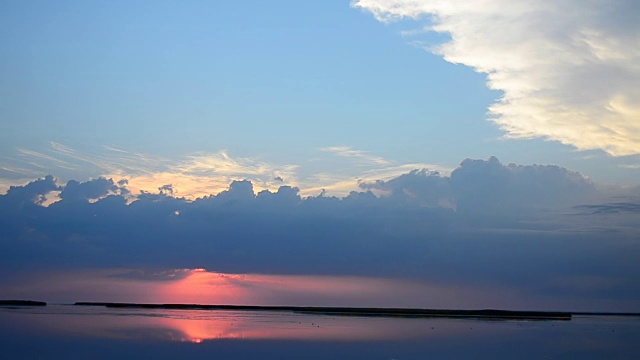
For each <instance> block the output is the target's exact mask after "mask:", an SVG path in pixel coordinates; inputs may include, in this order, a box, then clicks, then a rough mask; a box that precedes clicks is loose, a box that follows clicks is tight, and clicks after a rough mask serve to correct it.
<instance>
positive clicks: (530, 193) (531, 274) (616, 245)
mask: <svg viewBox="0 0 640 360" xmlns="http://www.w3.org/2000/svg"><path fill="white" fill-rule="evenodd" d="M360 187H361V190H362V191H357V192H356V191H354V192H352V193H351V194H349V195H348V196H346V197H344V198H337V197H327V196H323V195H319V196H312V197H307V198H303V197H301V196H300V193H299V190H298V189H297V188H295V187H291V186H286V185H283V186H280V187H279V188H278V190H277V191H270V190H262V191H258V192H257V193H256V191H254V187H253V184H252V183H251V182H250V181H246V180H242V181H237V180H236V181H232V182H231V184H230V185H229V186H228V189H227V190H225V191H222V192H220V193H218V194H217V195H210V196H207V197H204V198H200V199H196V200H193V201H190V200H187V199H184V198H180V197H174V196H172V193H171V191H169V190H168V188H166V187H165V188H161V189H159V190H158V192H156V193H149V192H143V193H141V194H140V195H138V196H137V197H135V201H133V202H131V199H130V198H129V197H130V194H129V193H128V192H127V189H126V188H125V187H124V185H123V184H119V183H117V182H114V181H113V180H111V179H104V178H100V179H95V180H91V181H88V182H84V183H80V182H76V181H69V182H68V183H67V184H66V185H62V186H61V185H58V184H57V183H56V181H55V179H54V178H53V177H50V176H49V177H45V178H42V179H39V180H36V181H33V182H31V183H29V184H28V185H25V186H14V187H12V188H10V189H9V191H8V192H7V194H6V195H2V196H0V214H2V216H0V228H1V229H2V232H1V233H0V244H1V245H2V248H3V251H2V252H1V253H0V270H3V272H2V273H3V274H16V273H22V272H31V271H40V272H46V271H49V270H50V269H61V268H62V269H88V268H96V269H102V268H127V269H187V268H188V269H193V268H206V269H208V270H209V271H214V272H220V273H228V274H276V275H287V276H291V275H309V276H311V275H322V276H355V277H369V278H380V277H382V278H396V279H398V278H402V279H411V280H412V281H420V282H424V283H426V284H429V287H436V288H441V289H444V288H448V289H451V288H463V289H467V290H468V289H493V290H492V291H496V293H497V291H501V292H502V293H503V294H505V293H507V294H511V295H514V294H516V295H517V296H516V297H518V298H520V299H525V298H532V297H536V298H538V299H545V298H546V299H554V298H562V299H564V301H566V302H567V303H569V304H571V303H572V301H574V300H575V301H579V302H584V304H583V305H582V307H581V308H582V309H602V308H603V307H605V308H606V307H610V306H614V305H615V306H618V305H620V306H626V308H627V309H631V308H632V307H633V306H632V305H629V304H637V302H635V299H637V298H638V296H640V283H638V279H640V272H639V270H638V267H637V253H638V249H640V247H639V244H638V241H637V239H638V238H640V226H639V224H640V223H638V221H637V206H638V205H637V204H638V202H639V201H638V197H637V196H635V197H634V194H628V196H626V197H618V198H615V199H612V198H609V199H606V201H604V200H603V201H600V200H599V199H600V198H602V197H604V196H605V195H606V194H603V193H602V191H600V190H599V188H598V186H596V184H593V183H592V182H591V181H590V180H589V179H588V178H585V177H584V176H582V175H580V174H579V173H576V172H573V171H570V170H567V169H564V168H560V167H557V166H541V165H526V166H523V165H515V164H508V165H505V164H502V163H500V162H499V161H498V159H496V158H490V159H488V160H465V161H463V162H462V163H461V165H460V166H459V167H458V168H457V169H455V170H454V171H453V172H452V173H451V175H450V176H443V175H441V174H439V173H437V172H429V171H411V172H409V173H405V174H403V175H401V176H398V177H396V178H394V179H391V180H386V181H384V180H381V181H371V182H367V181H363V182H361V183H360ZM372 191H376V192H378V193H380V194H381V195H380V196H376V195H375V194H374V193H373V192H372ZM51 193H57V194H58V197H59V198H60V200H59V201H57V202H54V203H51V204H50V205H48V206H43V204H45V200H46V199H47V197H49V196H50V194H51ZM174 195H175V194H174ZM618 195H620V194H618ZM634 204H635V205H634ZM613 209H617V210H616V211H613ZM83 271H84V270H83ZM160 273H161V274H169V275H171V276H174V277H175V278H176V279H179V278H182V277H183V275H184V274H181V273H180V272H171V271H169V272H166V270H165V272H162V271H161V272H160ZM143 275H144V274H143ZM141 276H142V275H141ZM11 278H12V276H9V275H6V276H4V277H3V278H0V283H6V282H7V281H9V280H10V279H11ZM0 288H2V287H0ZM8 288H9V287H5V289H8ZM465 291H466V290H465ZM454 293H459V292H455V291H454ZM465 293H468V292H465ZM477 293H478V294H479V293H481V291H478V292H477ZM0 295H2V294H1V293H0ZM478 296H480V295H478ZM505 296H506V295H505ZM514 296H515V295H514ZM465 298H469V296H465ZM527 304H528V303H527ZM485 305H487V306H490V304H487V303H485ZM514 306H515V305H514ZM516 307H517V306H516ZM635 310H638V309H637V308H635Z"/></svg>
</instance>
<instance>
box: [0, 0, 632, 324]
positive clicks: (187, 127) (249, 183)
mask: <svg viewBox="0 0 640 360" xmlns="http://www.w3.org/2000/svg"><path fill="white" fill-rule="evenodd" d="M636 15H638V16H640V6H638V5H637V3H636V2H634V1H632V0H629V1H623V0H619V1H612V2H610V3H606V4H604V3H601V2H589V3H584V2H582V1H578V0H566V1H562V2H539V1H533V0H519V1H513V0H509V1H507V0H486V1H485V2H482V3H479V2H464V1H461V2H448V1H440V0H423V1H415V0H358V1H352V2H349V1H346V0H345V1H323V2H299V1H298V2H295V1H270V2H264V1H249V2H246V1H245V2H238V1H225V2H211V1H189V2H178V1H110V2H102V1H57V2H51V1H3V2H2V4H0V214H2V216H0V229H2V232H0V243H1V244H3V248H4V249H5V250H6V251H3V253H2V254H0V260H2V261H0V264H1V265H0V269H4V270H6V271H4V273H10V272H9V270H11V271H14V270H15V269H19V271H20V274H19V275H20V276H16V277H9V276H5V277H0V285H3V287H0V297H3V296H4V297H7V296H22V295H20V294H31V295H30V296H33V297H48V298H51V299H53V300H55V299H58V300H63V299H64V300H65V301H66V300H69V299H68V297H69V296H72V295H74V294H75V295H78V294H86V292H85V293H82V292H81V291H86V289H85V290H82V289H79V288H75V289H71V288H61V287H59V286H58V284H60V283H64V282H65V281H64V280H60V279H64V278H65V276H67V275H68V273H67V272H70V273H76V274H77V273H80V274H85V273H86V274H94V275H95V276H96V277H104V278H100V279H102V280H100V281H103V280H104V281H105V282H109V281H112V280H113V278H114V276H115V277H116V278H121V277H125V278H127V279H128V277H130V274H139V273H142V274H143V275H144V276H142V277H140V276H138V275H136V276H134V277H135V279H133V280H132V279H129V280H131V281H134V280H135V281H142V282H144V283H148V282H153V281H159V280H158V279H156V278H153V277H151V278H147V277H145V276H147V275H149V274H174V273H180V274H183V275H184V276H185V278H186V279H190V276H191V275H193V276H196V275H197V276H200V275H198V274H199V273H201V272H204V270H201V269H203V268H206V269H207V271H208V272H207V276H206V277H207V278H208V277H211V278H217V277H218V275H217V274H219V273H220V274H223V275H224V274H231V275H233V276H236V275H237V276H241V274H253V275H256V274H269V275H273V276H276V277H278V276H282V277H283V278H282V279H284V280H282V281H283V282H284V283H287V282H288V283H289V284H294V283H295V281H296V278H295V276H311V277H314V276H319V277H320V280H318V279H317V278H314V279H315V280H313V281H320V282H321V283H323V281H325V280H326V279H325V278H322V277H323V276H335V277H343V276H347V277H350V276H351V277H353V276H355V277H362V278H368V279H371V278H383V279H386V280H384V281H382V282H377V281H373V282H371V284H372V285H371V286H372V287H371V288H369V289H368V290H367V291H372V292H371V293H376V291H378V292H377V293H376V294H383V293H389V292H388V291H387V290H388V287H387V286H391V285H390V284H392V283H397V284H400V283H402V281H405V280H407V281H417V282H419V283H420V284H422V285H424V286H422V285H421V286H419V288H420V289H422V290H420V291H424V293H420V294H417V293H415V292H411V291H413V290H411V288H412V286H413V285H411V284H413V283H411V284H410V285H407V286H406V287H402V286H401V287H402V289H403V290H402V291H406V294H408V295H407V296H406V299H408V300H407V301H408V302H407V304H409V305H411V306H429V301H431V300H433V299H434V298H433V296H436V295H434V294H441V293H442V294H446V296H445V295H442V296H441V297H440V298H439V300H438V301H439V302H437V304H441V306H443V307H445V306H447V304H451V303H452V302H451V301H454V300H455V299H464V301H467V300H469V301H470V302H466V303H465V302H464V301H462V302H459V303H455V304H458V305H459V306H460V307H465V306H466V307H469V306H471V307H473V306H486V307H491V306H492V304H496V301H500V302H499V305H501V306H502V305H504V306H505V307H515V308H518V307H529V308H542V309H549V308H553V307H554V306H555V305H557V307H556V309H557V308H562V309H575V308H580V309H584V310H602V309H605V310H606V309H621V308H624V309H629V310H630V311H631V310H633V311H637V309H638V307H637V301H636V300H637V296H638V293H639V292H640V285H639V284H638V279H639V278H640V277H639V274H638V267H637V265H636V264H637V259H638V251H639V250H638V249H639V247H638V244H637V240H638V239H639V238H640V228H639V226H640V221H638V213H639V210H638V209H639V208H640V206H639V205H638V203H639V202H638V199H639V198H640V182H639V181H638V179H640V176H639V175H640V155H639V154H640V108H639V107H638V105H637V103H638V102H637V99H639V98H640V90H639V89H640V86H638V85H639V84H640V71H639V70H638V66H637V64H638V63H640V53H639V52H638V51H637V49H638V47H637V44H638V39H639V38H640V28H639V27H638V24H637V20H636V19H637V18H638V16H636ZM47 175H51V176H47ZM45 176H46V177H45ZM38 179H39V180H38ZM352 191H353V192H352ZM52 269H53V270H56V271H62V272H63V274H62V275H60V274H59V273H56V274H53V275H51V274H52V273H50V271H52ZM105 269H106V270H105ZM123 269H125V270H123ZM150 269H151V270H150ZM153 269H161V270H162V271H159V272H154V271H155V270H153ZM32 272H35V273H38V274H41V275H38V276H32V274H31V273H32ZM42 274H49V275H51V277H50V279H51V281H50V285H51V286H50V287H48V288H47V289H48V290H46V291H49V292H43V291H45V290H44V288H42V287H41V286H40V285H38V284H39V283H38V281H40V280H38V279H42V278H43V275H42ZM105 274H107V275H105ZM113 274H116V275H117V276H116V275H113ZM122 274H124V275H122ZM145 274H146V275H145ZM194 274H195V275H194ZM30 276H32V277H30ZM154 276H155V275H154ZM197 276H196V277H197ZM291 276H293V278H292V277H291ZM258 278H259V277H258ZM29 279H31V280H29ZM33 279H36V280H33ZM44 279H47V277H46V276H44ZM56 279H57V280H56ZM233 279H236V278H235V277H233ZM243 279H244V278H243ZM261 279H262V278H261ZM287 279H288V280H287ZM332 279H333V280H332V281H336V284H337V283H341V284H342V282H340V281H341V280H336V278H332ZM348 279H350V278H348ZM54 280H55V281H54ZM94 280H96V279H94ZM161 280H162V281H169V280H171V279H161ZM271 280H272V279H271ZM271 280H269V281H271ZM400 280H402V281H400ZM86 281H91V280H86V279H81V280H80V281H79V282H74V281H71V282H69V284H82V283H85V282H86ZM96 281H97V280H96ZM135 281H134V282H135ZM243 281H244V280H243ZM279 281H280V280H279ZM309 281H311V280H309ZM350 281H351V280H348V281H347V283H349V282H350ZM116 282H117V281H116ZM365 282H366V281H365ZM374 283H375V284H374ZM123 284H124V283H123ZM127 284H128V285H126V284H125V285H126V286H130V285H131V283H127ZM381 284H382V285H381ZM125 285H122V286H125ZM138 285H139V284H138V283H135V284H134V285H131V286H134V287H137V286H138ZM178 285H179V284H178ZM236 285H237V284H236ZM69 286H72V285H69ZM114 286H115V285H114ZM126 286H125V287H124V288H121V292H120V293H119V295H118V294H115V295H114V296H115V297H113V298H114V299H119V300H120V301H127V299H126V298H122V297H118V296H125V295H126V294H128V291H126V289H128V288H126ZM149 286H151V285H149ZM242 286H244V285H242V284H240V287H242ZM247 286H249V287H250V284H249V285H247ZM251 286H252V285H251ZM403 286H404V285H403ZM285 287H286V286H285ZM348 287H349V286H348V285H347V286H346V287H345V289H346V288H348ZM125 288H126V289H125ZM39 289H43V290H39ZM60 289H63V290H64V291H63V292H61V291H62V290H60ZM212 289H213V290H216V288H215V286H213V285H212ZM265 289H267V290H265ZM268 289H269V283H267V284H266V285H265V284H262V283H261V284H260V285H259V286H258V285H256V287H255V291H256V294H258V293H259V294H262V295H263V297H262V298H256V299H258V300H256V301H257V302H259V301H260V299H262V301H267V300H265V299H270V300H269V301H276V300H278V301H282V302H286V301H287V299H288V300H289V301H294V300H291V299H298V301H302V302H305V301H306V302H308V299H313V298H314V296H316V295H314V293H308V292H307V293H305V291H308V290H309V286H306V285H304V284H303V285H302V286H301V287H300V289H299V290H300V291H301V293H299V294H293V292H292V293H287V292H286V291H285V292H284V293H279V295H277V296H276V297H275V298H274V297H271V298H269V296H274V295H273V294H272V290H268ZM434 289H435V290H434ZM213 290H212V291H213ZM38 291H40V292H38ZM56 291H57V292H56ZM79 291H80V292H79ZM292 291H293V290H292ZM416 291H417V290H416ZM365 293H366V294H371V293H367V292H365ZM123 294H124V295H123ZM265 294H266V295H265ZM270 294H271V295H270ZM409 294H410V295H409ZM474 294H475V295H474ZM138 295H140V294H138ZM331 295H332V296H333V295H335V296H336V297H335V298H327V299H325V300H326V303H327V304H329V303H331V304H346V303H345V302H344V299H345V297H346V298H349V296H356V295H354V294H351V293H348V292H346V293H341V294H331ZM145 296H146V297H145ZM149 296H150V295H149V294H142V295H141V296H138V297H136V299H146V301H153V300H154V299H153V298H150V297H149ZM255 296H258V295H255ZM287 296H290V297H287ZM341 296H342V297H341ZM436 297H437V296H436ZM316 298H317V297H316ZM376 298H377V297H376ZM234 299H235V298H234ZM274 299H275V300H274ZM300 299H304V301H303V300H300ZM340 299H342V300H340ZM380 299H381V300H380V301H382V303H380V304H374V305H385V306H392V305H394V303H393V301H394V299H390V298H380ZM418 299H427V300H425V301H426V303H425V302H419V301H418ZM97 300H100V299H97ZM359 300H363V299H362V298H361V299H359ZM383 300H384V301H388V302H384V301H383ZM409 300H410V301H409ZM414 300H416V302H412V301H414ZM476 300H477V301H476ZM167 301H169V300H167ZM180 301H189V299H187V298H180ZM193 301H195V300H193ZM197 301H202V302H206V301H207V300H206V299H201V298H198V300H197ZM210 301H215V299H212V300H210ZM341 301H342V302H341ZM351 301H352V302H355V298H354V297H352V298H351ZM420 301H422V300H420ZM434 301H435V300H434ZM276 302H277V301H276ZM347 303H348V301H347ZM349 304H351V303H349ZM431 304H432V305H433V304H434V302H431ZM554 304H555V305H554ZM351 305H353V304H351ZM439 306H440V305H439Z"/></svg>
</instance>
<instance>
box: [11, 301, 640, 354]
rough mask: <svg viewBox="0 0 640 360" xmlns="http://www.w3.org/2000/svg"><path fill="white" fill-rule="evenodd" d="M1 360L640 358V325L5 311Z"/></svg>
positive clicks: (581, 319) (595, 319)
mask: <svg viewBox="0 0 640 360" xmlns="http://www.w3.org/2000/svg"><path fill="white" fill-rule="evenodd" d="M0 358H1V359H13V358H16V359H70V358H78V359H84V358H91V359H97V358H102V359H113V358H118V359H147V358H148V359H172V358H188V359H302V358H304V359H387V360H388V359H398V360H402V359H424V358H443V359H445V358H447V359H450V358H475V359H478V358H480V359H483V358H484V359H494V358H531V359H545V358H548V359H558V358H583V359H584V358H593V359H602V358H607V359H612V358H621V359H633V358H640V319H638V318H636V317H600V316H590V317H587V316H575V317H574V318H573V319H572V320H570V321H486V320H468V319H445V318H434V319H418V318H368V317H355V316H354V317H340V316H327V315H307V314H298V313H289V312H240V311H211V310H162V309H109V308H104V307H79V306H70V305H49V306H46V307H33V308H27V307H25V308H11V307H0Z"/></svg>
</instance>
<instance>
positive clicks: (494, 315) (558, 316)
mask: <svg viewBox="0 0 640 360" xmlns="http://www.w3.org/2000/svg"><path fill="white" fill-rule="evenodd" d="M75 305H81V306H105V307H108V308H134V309H135V308H138V309H169V310H229V311H291V312H298V313H310V314H319V315H341V316H380V317H420V318H430V317H446V318H481V319H505V320H507V319H512V320H571V313H570V312H555V311H509V310H493V309H485V310H437V309H406V308H358V307H320V306H251V305H199V304H135V303H107V302H77V303H75Z"/></svg>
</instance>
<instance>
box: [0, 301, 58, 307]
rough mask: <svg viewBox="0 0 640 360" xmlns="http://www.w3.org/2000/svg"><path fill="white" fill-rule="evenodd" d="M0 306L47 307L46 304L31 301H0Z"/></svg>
mask: <svg viewBox="0 0 640 360" xmlns="http://www.w3.org/2000/svg"><path fill="white" fill-rule="evenodd" d="M0 306H47V303H46V302H44V301H32V300H0Z"/></svg>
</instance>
